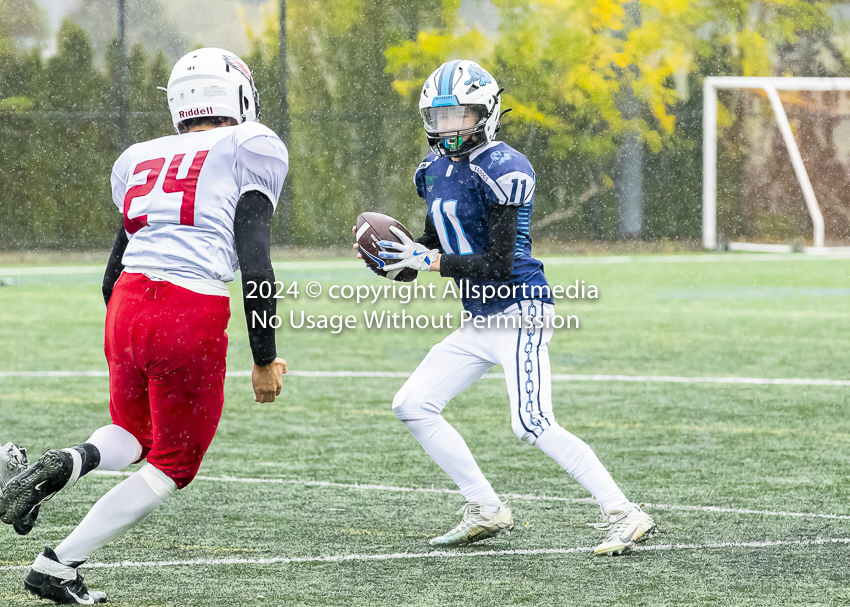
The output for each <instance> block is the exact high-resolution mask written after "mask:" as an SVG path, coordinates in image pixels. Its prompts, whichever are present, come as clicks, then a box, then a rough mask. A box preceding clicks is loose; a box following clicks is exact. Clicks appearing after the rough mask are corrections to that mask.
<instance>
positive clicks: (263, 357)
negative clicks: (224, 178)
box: [233, 190, 277, 367]
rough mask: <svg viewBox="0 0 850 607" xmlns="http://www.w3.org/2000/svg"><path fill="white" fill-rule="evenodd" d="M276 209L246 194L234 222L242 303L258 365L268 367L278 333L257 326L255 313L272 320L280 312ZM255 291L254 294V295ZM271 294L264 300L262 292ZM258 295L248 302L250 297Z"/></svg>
mask: <svg viewBox="0 0 850 607" xmlns="http://www.w3.org/2000/svg"><path fill="white" fill-rule="evenodd" d="M273 213H274V207H273V206H272V203H271V201H270V200H269V199H268V197H266V196H265V195H264V194H261V193H260V192H258V191H256V190H251V191H250V192H245V193H244V194H243V195H242V197H241V198H239V202H238V203H237V204H236V216H235V217H234V220H233V235H234V238H235V241H236V257H237V259H238V260H239V268H240V269H241V270H242V300H243V304H244V306H245V320H246V321H247V323H248V341H249V342H250V344H251V354H253V356H254V364H256V365H258V366H261V367H264V366H266V365H269V364H271V363H272V362H274V359H275V358H277V349H276V347H275V331H274V329H273V328H272V326H271V323H267V324H266V326H265V327H263V326H262V325H260V324H259V323H257V325H256V326H255V325H254V323H253V317H254V313H255V312H256V313H257V315H258V316H259V317H260V318H269V319H270V318H271V317H272V316H274V315H275V313H276V312H277V300H276V299H275V298H274V294H275V291H276V289H275V284H274V269H273V268H272V260H271V226H272V214H273ZM251 282H254V283H256V284H257V285H260V284H262V283H264V282H266V283H268V284H269V285H270V287H271V288H269V289H268V290H266V289H259V288H257V289H255V288H254V287H253V286H252V285H249V283H251ZM252 291H253V292H252ZM261 292H262V293H266V294H268V297H262V296H261V295H260V293H261ZM249 294H250V295H254V296H255V297H252V298H251V299H248V297H247V296H248V295H249Z"/></svg>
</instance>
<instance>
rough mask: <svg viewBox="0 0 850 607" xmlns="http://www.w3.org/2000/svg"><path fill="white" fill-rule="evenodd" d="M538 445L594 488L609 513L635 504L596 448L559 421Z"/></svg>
mask: <svg viewBox="0 0 850 607" xmlns="http://www.w3.org/2000/svg"><path fill="white" fill-rule="evenodd" d="M534 446H535V447H537V448H539V449H540V450H541V451H542V452H543V453H545V454H546V455H548V456H549V457H551V458H552V459H553V460H555V461H556V462H558V465H559V466H561V467H562V468H563V469H564V470H566V471H567V473H568V474H569V475H570V476H572V477H573V478H574V479H576V480H577V481H578V482H579V483H581V485H582V486H583V487H584V488H585V489H587V490H588V491H590V494H591V495H592V496H593V497H594V498H595V499H596V501H597V502H599V505H600V506H601V507H602V510H603V511H604V512H605V513H606V514H608V513H609V512H611V511H612V510H622V509H623V508H625V507H626V506H629V505H631V502H629V500H627V499H626V496H625V495H623V492H622V491H620V488H619V487H618V486H617V483H615V482H614V479H613V478H611V475H610V474H608V471H607V470H606V469H605V466H603V465H602V462H600V461H599V458H598V457H596V454H595V453H594V452H593V449H591V448H590V447H589V446H588V445H587V443H585V442H584V441H583V440H581V439H580V438H579V437H577V436H575V435H574V434H570V433H569V432H567V431H566V430H564V429H563V428H562V427H561V426H559V425H558V424H552V425H551V426H550V427H548V428H546V430H544V432H543V434H541V435H540V438H538V439H537V440H536V441H535V443H534Z"/></svg>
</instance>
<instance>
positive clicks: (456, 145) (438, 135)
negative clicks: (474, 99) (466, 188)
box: [420, 104, 491, 157]
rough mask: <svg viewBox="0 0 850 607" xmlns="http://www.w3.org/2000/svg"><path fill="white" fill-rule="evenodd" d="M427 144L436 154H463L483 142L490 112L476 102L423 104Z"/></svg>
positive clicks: (422, 110)
mask: <svg viewBox="0 0 850 607" xmlns="http://www.w3.org/2000/svg"><path fill="white" fill-rule="evenodd" d="M420 113H421V115H422V122H423V123H424V125H425V135H426V136H427V138H428V145H429V146H430V148H431V150H432V151H433V152H434V153H435V154H437V155H438V156H445V157H460V156H466V155H467V154H469V153H470V152H472V151H473V150H475V149H476V148H478V147H479V146H481V145H483V144H484V143H485V142H486V136H485V134H484V129H485V128H486V126H487V119H488V118H489V117H490V113H491V112H488V111H487V107H486V106H484V105H480V104H473V105H448V106H442V107H424V108H422V109H421V110H420Z"/></svg>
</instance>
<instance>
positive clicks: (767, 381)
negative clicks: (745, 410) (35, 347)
mask: <svg viewBox="0 0 850 607" xmlns="http://www.w3.org/2000/svg"><path fill="white" fill-rule="evenodd" d="M287 375H288V376H292V377H363V378H369V377H386V378H394V377H398V378H402V379H403V378H406V377H410V373H408V372H407V371H297V370H293V371H289V372H288V373H287ZM108 376H109V374H108V373H107V372H106V371H0V379H2V378H8V377H44V378H48V377H108ZM227 376H228V377H251V372H250V371H230V372H228V374H227ZM504 378H505V376H504V375H503V374H501V373H487V374H485V375H484V376H482V379H502V380H503V379H504ZM552 381H555V382H562V381H563V382H572V381H585V382H631V383H635V382H638V383H640V382H649V383H670V384H752V385H757V386H850V380H847V379H806V378H783V377H779V378H765V377H679V376H676V375H567V374H563V373H555V374H553V375H552Z"/></svg>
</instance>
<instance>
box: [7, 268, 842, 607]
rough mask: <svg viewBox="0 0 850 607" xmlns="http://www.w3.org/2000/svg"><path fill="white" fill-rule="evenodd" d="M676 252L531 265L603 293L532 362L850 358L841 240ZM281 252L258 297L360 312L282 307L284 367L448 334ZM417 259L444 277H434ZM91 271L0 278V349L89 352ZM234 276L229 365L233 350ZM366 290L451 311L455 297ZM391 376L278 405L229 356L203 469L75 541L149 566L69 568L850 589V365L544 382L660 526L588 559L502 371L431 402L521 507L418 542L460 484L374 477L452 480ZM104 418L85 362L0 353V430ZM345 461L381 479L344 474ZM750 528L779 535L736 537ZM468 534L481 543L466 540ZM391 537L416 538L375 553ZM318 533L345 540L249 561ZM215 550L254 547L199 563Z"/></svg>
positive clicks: (399, 589)
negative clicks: (114, 530)
mask: <svg viewBox="0 0 850 607" xmlns="http://www.w3.org/2000/svg"><path fill="white" fill-rule="evenodd" d="M698 257H699V258H700V259H717V258H716V257H714V256H706V257H702V256H698ZM682 259H683V258H682V257H673V258H671V257H664V256H646V257H632V258H625V259H623V260H619V261H622V263H605V260H604V259H603V260H599V259H597V260H591V261H592V263H588V262H587V261H586V259H579V260H566V262H565V261H561V262H559V263H549V264H548V265H547V275H548V277H549V279H550V282H551V283H552V284H561V285H567V284H571V283H574V282H575V280H579V281H581V280H584V281H585V283H586V284H588V285H589V284H594V285H596V286H597V287H598V289H599V293H600V297H599V299H598V300H585V301H574V300H563V301H561V302H560V303H559V304H558V305H557V306H556V309H557V311H558V312H559V313H561V314H575V315H577V316H578V317H579V319H580V327H581V328H580V329H577V330H561V331H558V332H556V335H555V338H554V340H553V343H552V345H551V347H550V352H551V359H552V367H553V372H554V373H557V374H569V375H592V374H603V375H611V374H624V375H648V376H658V375H666V376H677V377H718V376H733V377H752V378H820V379H850V371H849V370H848V363H850V305H848V304H850V281H848V274H850V260H830V259H823V260H811V259H810V258H806V257H803V256H798V257H797V258H790V257H787V256H782V257H777V258H774V259H773V260H769V261H764V260H763V259H764V256H736V257H729V256H727V257H723V258H720V259H721V260H720V261H682ZM608 261H618V260H617V259H610V260H608ZM626 261H627V262H628V263H626ZM277 274H278V278H280V279H282V280H285V281H287V282H290V281H296V280H297V281H298V282H299V286H300V287H301V294H300V295H299V297H298V298H297V299H294V298H292V297H291V296H290V297H288V298H286V299H284V300H281V301H280V302H279V312H280V314H281V315H282V316H283V317H284V319H285V322H284V325H285V327H286V325H288V314H289V312H290V311H293V312H296V313H300V312H301V311H302V310H304V311H305V313H307V314H314V315H317V314H325V315H343V316H344V315H348V314H353V315H355V316H357V317H358V318H359V319H360V320H359V322H360V324H361V326H360V327H359V328H358V329H355V330H350V331H343V332H342V333H340V334H339V335H333V334H331V333H330V332H328V331H322V330H306V329H301V330H293V329H291V328H283V329H281V330H280V331H279V332H278V349H279V353H280V355H282V356H284V357H285V358H286V359H287V361H288V363H289V367H290V369H291V370H293V371H343V370H345V371H398V372H410V371H412V370H413V369H414V368H415V367H416V365H417V364H418V362H419V361H420V360H421V358H422V357H423V356H424V355H425V353H426V352H427V350H428V348H429V347H430V346H431V345H433V344H434V343H436V342H437V341H439V340H440V339H441V338H442V337H443V336H444V335H446V334H447V331H445V330H443V331H439V330H422V331H419V330H398V331H393V330H366V329H365V328H363V327H362V314H363V311H364V310H367V311H368V310H369V309H370V306H368V305H365V304H361V305H360V306H357V305H355V304H353V303H351V302H346V301H340V300H331V299H329V298H328V297H327V291H328V289H329V287H330V286H331V285H344V284H352V285H356V284H361V283H362V284H369V285H373V286H378V285H383V284H385V281H381V280H379V279H377V278H375V277H373V276H372V275H371V273H368V272H367V271H365V270H363V269H362V268H359V267H354V268H351V267H348V266H346V265H344V264H343V265H341V266H340V265H339V264H336V265H334V264H316V266H315V267H313V268H310V267H308V266H307V264H298V265H297V266H295V267H288V268H283V269H280V270H278V272H277ZM422 278H423V280H424V281H425V282H426V283H427V282H428V281H434V282H436V283H437V284H438V285H440V288H439V289H437V290H438V292H441V291H442V286H443V285H444V284H445V281H444V280H443V279H440V278H439V277H432V276H422ZM313 280H315V281H318V282H319V283H320V284H321V285H322V287H323V291H324V295H323V296H321V297H319V298H317V299H310V298H308V297H306V296H305V294H304V292H303V289H304V287H305V286H306V284H307V283H308V282H310V281H313ZM98 282H99V278H98V277H97V275H96V274H91V275H87V274H81V275H61V274H55V275H52V274H43V275H27V276H22V277H20V278H19V280H18V281H17V286H9V287H0V372H7V371H57V370H73V371H103V370H105V362H104V359H103V354H102V342H103V333H102V322H103V315H104V310H103V302H102V300H101V298H100V293H99V288H98V286H97V284H98ZM234 287H235V288H234V289H233V290H232V291H233V295H234V297H233V300H232V301H233V310H234V313H233V318H232V320H231V326H230V329H229V331H228V332H229V335H230V347H229V354H228V368H229V370H230V371H247V370H250V365H251V363H250V361H251V358H250V350H249V348H248V344H247V334H246V332H245V328H244V327H245V321H244V317H243V316H242V313H241V310H240V308H241V298H240V297H239V291H238V286H236V285H234ZM377 307H378V308H379V309H388V310H392V311H396V312H400V311H401V309H402V308H404V309H406V310H407V311H408V312H409V313H412V314H415V315H420V314H427V315H432V314H433V315H438V314H445V313H447V312H449V313H453V314H454V316H455V318H457V317H458V315H459V314H458V313H459V302H456V301H453V300H450V301H443V300H436V301H434V300H427V301H416V302H413V303H411V304H410V305H407V306H402V305H400V304H398V303H396V302H386V301H382V302H380V303H379V305H378V306H377ZM494 372H499V369H498V368H496V369H494ZM403 382H404V379H403V378H400V377H342V378H333V377H306V376H291V377H287V378H285V383H284V390H283V393H282V394H281V397H280V399H279V400H278V401H277V402H276V403H272V404H257V403H254V402H253V395H252V392H251V389H250V379H249V378H247V377H230V378H229V379H228V381H227V385H226V403H225V413H224V417H223V419H222V422H221V426H220V429H219V432H218V435H217V436H216V439H215V440H214V441H213V444H212V446H211V448H210V450H209V452H208V454H207V458H206V459H205V461H204V464H203V466H202V468H201V472H200V474H201V475H203V476H204V477H211V478H212V479H219V480H200V479H199V480H197V481H196V482H195V483H193V484H192V485H191V486H190V487H189V488H188V489H186V490H185V491H181V492H179V493H178V495H177V496H176V497H175V498H174V499H172V500H171V501H170V502H169V503H168V504H167V505H166V506H165V507H163V508H162V509H160V510H159V511H158V512H157V513H155V514H154V515H153V516H152V517H151V519H150V520H148V521H146V522H145V523H144V524H142V525H141V526H139V527H138V528H136V529H134V530H132V531H131V532H130V533H128V534H127V535H126V536H125V537H124V538H122V539H121V540H119V541H117V542H115V543H114V544H112V545H109V546H107V547H106V548H104V549H102V550H101V551H99V552H98V553H97V554H95V555H94V557H93V558H92V562H93V563H95V564H115V563H120V562H122V561H131V562H135V563H138V562H146V563H148V564H149V565H150V566H145V567H140V566H133V565H127V566H122V567H110V568H92V569H90V570H89V571H88V572H87V574H86V575H87V582H89V584H90V586H91V587H93V588H97V589H103V590H105V591H107V592H108V593H109V600H110V603H112V604H116V605H133V606H155V605H156V606H165V605H168V606H172V605H174V606H177V605H180V606H183V605H192V606H194V605H198V606H211V607H212V606H219V605H220V606H225V605H227V606H230V605H272V606H277V605H369V606H371V605H494V606H502V605H647V606H656V605H670V606H673V605H765V606H768V605H830V606H832V605H842V604H850V553H848V550H850V546H848V544H847V543H840V542H834V543H833V542H829V540H832V539H838V540H843V539H847V538H850V520H848V517H850V505H848V501H847V496H848V489H850V481H848V479H847V470H848V464H850V398H848V390H850V388H848V387H847V386H828V385H823V386H812V385H803V386H794V385H740V384H712V383H657V382H616V381H556V382H555V383H554V384H553V395H554V409H555V414H556V417H557V418H558V420H559V421H560V423H561V424H562V425H563V426H564V427H566V428H567V429H568V430H570V431H572V432H573V433H575V434H577V435H578V436H581V437H582V438H583V439H585V440H586V441H587V442H588V443H589V444H590V445H591V446H592V447H593V448H594V449H595V451H596V452H597V454H598V455H599V457H600V459H601V460H602V461H603V462H604V463H605V464H606V465H607V466H608V468H609V470H610V471H611V473H612V475H613V476H614V478H615V479H617V480H618V482H620V484H621V486H622V487H623V489H624V490H625V491H626V493H627V495H628V496H629V497H630V498H631V499H633V500H635V501H641V502H648V503H651V504H654V506H648V507H647V510H648V511H650V512H651V513H652V514H653V516H654V517H655V518H656V520H657V522H658V523H659V526H660V528H661V533H660V535H659V536H657V537H656V538H654V539H652V540H651V541H650V542H648V543H647V544H645V546H646V548H647V549H646V550H642V551H638V552H635V553H633V554H632V555H629V556H626V557H619V558H594V557H592V556H590V554H589V552H588V551H587V550H585V549H587V548H589V547H592V546H593V545H594V544H595V543H597V542H598V541H599V539H600V532H598V531H596V530H594V529H592V528H590V527H588V526H587V525H586V524H585V523H588V522H596V521H597V520H599V511H598V508H597V507H596V506H595V505H594V504H592V503H590V502H589V501H587V500H586V499H584V498H586V497H587V495H586V493H585V492H584V490H583V489H582V488H581V487H580V486H579V485H578V484H577V483H576V482H574V481H573V480H572V479H570V478H569V477H568V476H567V475H566V474H565V473H564V472H563V471H561V470H559V469H558V467H557V466H556V465H555V464H554V463H553V462H552V461H551V460H549V459H548V458H546V457H545V456H544V455H543V454H542V453H540V452H539V451H538V450H537V449H535V448H534V447H531V446H528V445H525V444H522V443H520V442H519V441H518V440H517V439H516V437H515V436H514V434H513V432H512V431H511V428H510V416H509V411H508V406H507V395H506V394H505V387H504V384H503V382H502V380H500V379H498V378H487V379H482V380H480V381H479V382H477V383H476V384H475V385H474V386H473V387H472V388H470V389H469V390H468V391H467V392H465V393H463V394H461V395H460V396H458V397H457V398H456V399H455V400H454V401H453V402H452V403H450V404H449V406H448V407H447V408H446V411H445V416H446V418H447V419H448V420H449V421H450V422H451V423H452V424H454V425H455V426H456V427H457V428H458V430H459V431H460V432H461V434H462V435H463V436H464V437H465V438H466V440H467V442H468V443H469V445H470V448H471V449H472V451H473V453H474V454H475V455H476V457H477V459H478V462H479V464H480V465H481V467H482V469H483V470H484V472H485V474H486V475H487V476H488V478H489V479H490V480H491V482H492V483H493V485H494V487H495V488H496V490H497V491H499V492H503V493H510V494H521V495H523V496H524V497H516V498H513V499H512V500H511V501H510V506H511V508H512V510H513V512H514V517H515V519H516V523H517V526H516V529H515V530H514V532H513V533H512V535H511V536H510V537H505V538H496V539H493V540H489V541H486V542H483V543H481V544H478V545H475V546H472V547H469V548H465V549H458V550H451V551H447V552H449V553H450V555H439V554H438V555H434V554H433V551H432V550H431V549H430V548H429V546H428V544H427V540H428V539H429V538H431V537H434V536H436V535H439V534H441V533H443V532H445V531H446V530H448V529H449V528H450V527H452V526H454V525H455V524H456V523H457V520H458V517H457V516H456V515H455V511H456V510H457V509H458V508H459V507H460V506H461V505H462V503H463V500H462V498H461V497H460V496H459V495H457V494H455V493H450V492H439V491H435V492H421V491H420V492H413V491H399V490H393V488H419V489H431V488H432V487H433V488H434V489H436V490H441V489H444V490H453V489H455V488H454V487H453V485H452V483H451V481H450V480H449V479H448V478H447V477H446V476H445V475H444V474H443V473H442V472H441V471H440V470H439V469H438V468H437V467H436V466H435V465H434V464H433V463H432V462H431V460H430V459H429V458H428V457H427V456H426V455H425V453H424V452H423V451H422V449H421V448H420V447H419V445H418V444H417V443H416V442H415V440H414V439H413V438H412V437H411V436H410V435H409V434H408V433H407V431H406V430H405V428H404V426H403V425H402V424H401V423H400V422H398V420H396V418H395V416H394V415H393V414H392V411H391V401H392V397H393V395H394V393H395V391H396V390H398V388H399V387H400V386H401V385H402V383H403ZM108 421H109V417H108V386H107V380H106V378H104V377H20V376H16V377H0V443H2V442H5V441H7V440H14V441H16V442H19V443H20V444H22V445H24V446H26V447H28V448H29V449H30V450H31V453H34V454H37V453H40V452H41V451H42V450H44V449H46V448H48V447H56V446H68V445H72V444H76V443H79V442H81V441H83V440H85V438H86V437H87V436H88V433H89V432H90V431H92V430H93V429H95V428H97V427H99V426H100V425H103V424H105V423H108ZM223 477H229V478H231V479H236V482H225V481H223V480H221V479H222V478H223ZM246 479H259V480H265V481H273V482H244V481H245V480H246ZM119 480H120V478H116V477H113V476H104V475H97V474H93V475H90V476H88V477H86V478H85V479H83V480H81V481H80V483H78V484H77V485H76V486H75V487H74V488H72V489H70V490H68V491H66V492H63V493H62V494H60V495H59V496H57V497H56V498H55V499H54V500H52V501H51V502H50V503H48V504H46V505H45V507H44V508H43V510H42V515H41V518H40V519H39V525H38V526H37V527H36V528H35V530H33V532H32V533H31V534H30V535H29V536H26V537H23V538H22V537H18V536H15V535H14V533H13V532H12V530H11V528H9V527H4V528H2V529H0V568H2V567H8V566H16V565H25V564H28V563H30V562H31V561H32V559H33V558H34V557H35V555H36V554H37V553H38V551H39V550H40V549H41V548H42V547H43V546H44V545H52V546H55V545H56V544H57V543H58V542H60V541H61V540H62V539H63V538H64V536H65V535H67V534H68V533H69V532H70V530H71V529H72V528H73V526H74V525H75V524H76V523H77V522H78V521H79V520H80V519H81V518H82V517H83V516H84V515H85V513H86V512H87V511H88V509H89V508H90V506H91V505H92V503H94V501H95V500H96V499H97V498H98V497H99V496H100V495H102V494H103V493H104V492H105V491H106V490H108V488H109V487H111V486H114V485H115V484H116V483H117V482H118V481H119ZM328 483H333V484H328ZM363 484H370V485H381V486H382V487H377V488H376V487H371V488H369V487H360V486H355V485H363ZM547 497H548V498H553V497H554V498H562V499H558V500H555V499H542V498H547ZM688 506H692V507H696V508H695V509H687V508H686V507H688ZM709 506H715V507H718V508H721V509H730V510H734V511H733V512H724V511H711V510H708V509H705V508H702V507H709ZM741 510H756V511H767V512H774V513H779V514H778V515H769V514H752V513H745V512H741ZM782 513H786V514H782ZM787 513H804V514H810V515H814V514H819V515H838V516H839V517H838V518H826V517H815V516H790V515H788V514H787ZM841 516H843V517H845V518H840V517H841ZM848 541H850V540H848ZM770 542H781V544H780V545H763V546H758V547H754V546H753V544H763V543H770ZM791 542H799V543H797V544H792V543H791ZM813 542H815V543H813ZM816 542H820V543H816ZM574 548H577V549H580V550H577V551H574V552H562V553H552V552H551V551H557V550H564V549H574ZM510 550H518V551H544V552H543V553H536V554H535V553H530V554H529V553H525V554H506V553H505V551H510ZM547 550H548V551H550V552H548V553H546V552H545V551H547ZM487 551H497V552H499V554H479V553H481V552H485V553H486V552H487ZM398 553H408V554H412V555H420V556H424V555H428V554H431V555H432V556H430V557H428V558H398V557H396V558H386V559H374V558H371V557H375V556H379V555H394V554H398ZM454 555H457V556H454ZM476 555H477V556H476ZM322 556H337V557H343V556H345V557H350V558H351V560H343V561H326V562H321V561H318V562H317V561H315V560H313V561H308V562H275V563H257V562H254V561H259V560H263V559H281V558H282V559H293V558H296V559H298V558H306V559H310V558H313V557H322ZM222 559H247V560H248V561H249V562H243V563H238V562H231V563H215V561H220V560H222ZM171 561H178V562H180V563H182V564H173V565H168V564H166V563H168V562H171ZM210 561H213V563H210ZM187 562H188V564H187ZM24 573H25V572H24V571H23V570H20V569H17V570H8V569H7V570H0V605H13V606H18V605H29V604H33V602H34V601H33V600H32V599H31V597H29V596H28V595H27V594H26V593H25V592H24V591H23V588H22V584H21V578H22V577H23V575H24Z"/></svg>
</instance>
